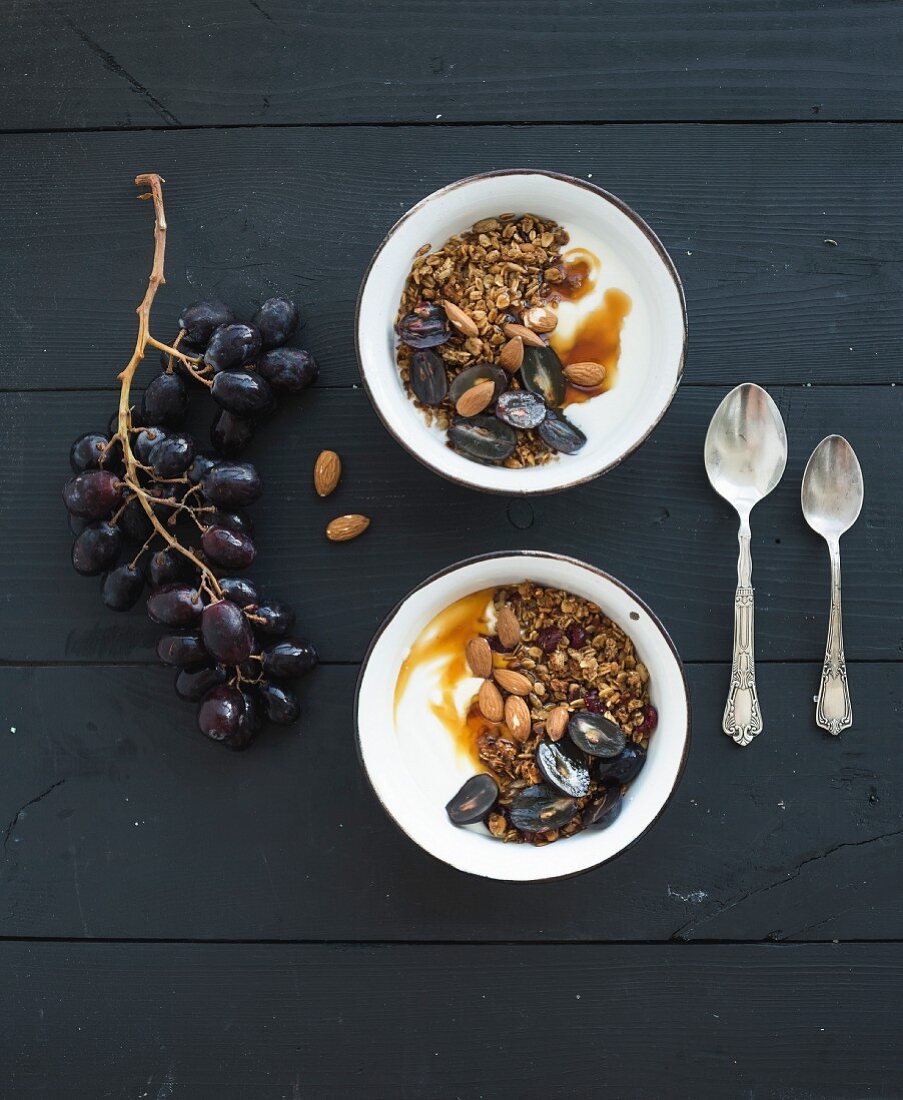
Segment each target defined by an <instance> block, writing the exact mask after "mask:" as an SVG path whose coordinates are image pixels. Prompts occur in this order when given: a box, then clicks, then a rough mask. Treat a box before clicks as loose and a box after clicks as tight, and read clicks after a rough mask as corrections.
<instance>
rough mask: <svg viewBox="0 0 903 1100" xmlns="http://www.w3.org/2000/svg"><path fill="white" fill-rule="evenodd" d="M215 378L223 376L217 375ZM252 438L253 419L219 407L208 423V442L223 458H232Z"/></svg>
mask: <svg viewBox="0 0 903 1100" xmlns="http://www.w3.org/2000/svg"><path fill="white" fill-rule="evenodd" d="M216 377H217V378H220V377H224V376H221V375H219V374H218V375H217V376H216ZM253 438H254V421H253V420H246V419H245V418H244V417H242V416H236V415H235V414H234V413H230V412H229V410H228V409H220V411H219V412H218V413H217V414H216V416H214V418H213V423H212V424H211V425H210V442H211V443H212V444H213V449H214V450H215V451H216V453H217V454H220V455H222V456H223V458H234V457H235V455H237V454H241V452H242V451H243V450H244V449H245V447H247V445H248V444H249V443H250V442H251V440H252V439H253Z"/></svg>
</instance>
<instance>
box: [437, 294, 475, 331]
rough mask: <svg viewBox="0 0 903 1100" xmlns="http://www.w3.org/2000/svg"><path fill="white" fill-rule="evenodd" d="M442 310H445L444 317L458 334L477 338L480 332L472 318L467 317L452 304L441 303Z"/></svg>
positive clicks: (458, 307)
mask: <svg viewBox="0 0 903 1100" xmlns="http://www.w3.org/2000/svg"><path fill="white" fill-rule="evenodd" d="M442 308H443V309H444V310H445V316H446V317H447V318H448V319H449V321H450V322H451V324H452V325H453V326H454V327H455V328H456V329H457V330H458V332H460V333H463V334H464V335H465V336H479V334H480V330H479V329H478V328H477V326H476V322H475V321H474V320H473V318H472V317H468V315H467V314H466V313H465V312H464V310H463V309H461V307H460V306H456V305H455V303H454V302H443V303H442Z"/></svg>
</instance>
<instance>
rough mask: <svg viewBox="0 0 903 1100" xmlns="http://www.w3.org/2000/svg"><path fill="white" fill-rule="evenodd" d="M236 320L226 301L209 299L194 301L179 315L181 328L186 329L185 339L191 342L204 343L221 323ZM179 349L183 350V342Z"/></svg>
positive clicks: (225, 323)
mask: <svg viewBox="0 0 903 1100" xmlns="http://www.w3.org/2000/svg"><path fill="white" fill-rule="evenodd" d="M234 320H235V314H234V313H233V312H232V310H231V309H229V307H228V306H227V305H226V304H225V302H218V301H216V300H215V299H207V300H205V301H201V302H192V303H191V305H190V306H186V307H185V309H183V310H182V313H181V314H180V316H179V328H181V329H184V330H185V339H187V340H188V341H189V342H190V343H192V344H201V345H204V344H206V343H207V341H208V340H209V339H210V337H211V336H212V335H213V333H214V331H215V330H216V329H218V328H219V327H220V325H231V324H232V322H233V321H234ZM179 350H180V351H181V350H182V345H181V344H180V345H179ZM185 354H186V355H187V354H189V353H188V352H186V353H185Z"/></svg>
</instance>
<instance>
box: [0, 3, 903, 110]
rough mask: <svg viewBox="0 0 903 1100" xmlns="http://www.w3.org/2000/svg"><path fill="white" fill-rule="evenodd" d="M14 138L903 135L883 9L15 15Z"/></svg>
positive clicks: (405, 7) (10, 94)
mask: <svg viewBox="0 0 903 1100" xmlns="http://www.w3.org/2000/svg"><path fill="white" fill-rule="evenodd" d="M2 27H3V33H2V35H0V43H2V50H0V59H2V65H0V73H2V74H3V78H2V84H0V95H2V98H3V101H4V104H5V111H4V120H3V125H4V126H5V127H7V128H16V129H23V128H27V129H48V128H64V129H75V128H83V127H92V126H112V127H122V126H157V127H160V126H167V127H168V126H196V125H234V124H238V123H242V124H245V125H261V124H262V125H272V124H275V123H279V124H282V123H299V122H302V123H304V122H317V123H323V122H342V123H349V122H373V121H376V122H399V121H402V122H404V121H418V122H431V123H432V122H435V121H437V120H441V121H442V122H449V121H462V120H463V121H483V120H489V121H515V122H521V121H523V120H531V121H541V120H554V121H566V120H577V121H581V120H589V119H593V120H603V121H604V120H623V119H634V120H668V119H676V120H692V119H705V120H711V119H726V118H745V119H812V118H819V119H850V118H899V117H900V116H901V111H903V66H901V48H900V47H901V37H903V20H901V14H900V11H899V7H898V6H897V5H896V4H882V3H879V2H876V0H867V2H862V3H854V2H851V0H817V2H815V3H812V2H811V0H780V2H778V3H774V2H771V0H746V2H745V3H742V4H735V3H732V2H731V0H716V2H713V3H706V2H703V0H679V2H669V0H655V2H646V3H643V4H636V3H630V2H629V0H607V2H606V3H593V2H591V0H556V2H555V3H551V4H550V3H548V2H546V0H521V3H519V4H518V6H517V12H516V15H515V14H512V12H510V11H509V10H508V8H507V7H506V6H505V5H496V6H493V5H485V4H480V3H477V2H476V0H462V2H459V3H456V4H455V5H454V10H453V11H451V10H449V9H448V8H446V7H445V6H443V5H439V4H432V3H430V2H429V0H407V2H405V3H393V2H391V0H377V2H375V3H367V4H360V3H355V2H354V0H312V2H307V3H304V4H298V3H293V2H292V0H261V2H257V0H251V2H250V3H242V2H240V0H193V2H192V3H191V4H189V5H184V4H178V3H176V2H174V0H163V2H161V3H158V4H156V5H154V7H153V8H147V9H137V10H133V9H131V8H130V7H126V6H120V5H116V4H113V3H110V2H103V3H97V4H93V5H90V6H85V5H84V4H78V3H77V2H76V0H62V2H58V3H54V4H53V5H44V6H36V5H34V4H25V3H21V2H18V3H11V4H7V5H6V6H5V8H4V13H3V24H2Z"/></svg>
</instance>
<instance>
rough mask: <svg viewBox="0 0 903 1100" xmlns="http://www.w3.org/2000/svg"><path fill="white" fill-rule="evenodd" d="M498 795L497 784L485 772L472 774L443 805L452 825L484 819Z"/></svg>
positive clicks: (468, 823)
mask: <svg viewBox="0 0 903 1100" xmlns="http://www.w3.org/2000/svg"><path fill="white" fill-rule="evenodd" d="M498 797H499V785H498V783H496V781H495V780H494V779H493V778H492V776H491V775H488V774H487V773H486V772H480V774H479V775H473V776H471V777H470V779H468V780H467V782H466V783H465V784H464V786H463V787H462V788H461V789H460V790H459V791H458V792H457V794H456V795H455V796H454V798H452V799H451V800H450V801H449V802H448V804H447V805H446V807H445V812H446V813H447V814H448V819H449V821H451V823H452V824H453V825H475V824H476V823H477V822H479V821H485V820H486V818H487V817H488V816H489V812H490V810H492V808H493V806H495V804H496V802H497V801H498Z"/></svg>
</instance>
